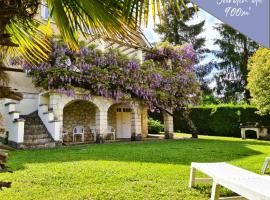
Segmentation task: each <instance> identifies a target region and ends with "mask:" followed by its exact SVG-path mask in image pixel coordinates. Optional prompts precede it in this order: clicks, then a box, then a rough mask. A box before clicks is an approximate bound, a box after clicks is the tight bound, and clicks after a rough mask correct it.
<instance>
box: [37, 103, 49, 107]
mask: <svg viewBox="0 0 270 200" xmlns="http://www.w3.org/2000/svg"><path fill="white" fill-rule="evenodd" d="M38 106H39V107H42V106H48V104H46V103H43V104H39V105H38Z"/></svg>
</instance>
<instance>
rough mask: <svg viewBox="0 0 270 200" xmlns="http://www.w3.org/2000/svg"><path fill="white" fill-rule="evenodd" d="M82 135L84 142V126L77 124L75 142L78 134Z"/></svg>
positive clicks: (74, 135) (74, 134)
mask: <svg viewBox="0 0 270 200" xmlns="http://www.w3.org/2000/svg"><path fill="white" fill-rule="evenodd" d="M78 135H79V136H81V138H82V142H84V127H83V126H75V127H74V129H73V142H76V136H78Z"/></svg>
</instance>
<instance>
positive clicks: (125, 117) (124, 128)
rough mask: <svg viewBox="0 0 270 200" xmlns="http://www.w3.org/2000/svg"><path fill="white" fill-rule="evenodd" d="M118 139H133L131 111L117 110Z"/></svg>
mask: <svg viewBox="0 0 270 200" xmlns="http://www.w3.org/2000/svg"><path fill="white" fill-rule="evenodd" d="M116 111H117V112H116V120H117V121H116V123H117V129H116V134H117V138H131V109H130V108H117V109H116Z"/></svg>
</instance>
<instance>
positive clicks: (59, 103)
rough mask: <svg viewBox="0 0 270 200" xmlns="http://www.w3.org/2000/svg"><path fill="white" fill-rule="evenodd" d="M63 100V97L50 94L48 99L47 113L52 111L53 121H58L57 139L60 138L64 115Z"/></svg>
mask: <svg viewBox="0 0 270 200" xmlns="http://www.w3.org/2000/svg"><path fill="white" fill-rule="evenodd" d="M64 98H67V97H65V96H61V95H60V94H56V93H53V94H50V99H49V111H53V117H54V120H57V121H58V125H57V127H58V129H59V130H58V132H59V136H58V137H59V138H62V132H63V113H64Z"/></svg>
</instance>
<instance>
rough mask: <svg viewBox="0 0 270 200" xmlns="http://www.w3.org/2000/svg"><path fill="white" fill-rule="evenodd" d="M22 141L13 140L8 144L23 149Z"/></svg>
mask: <svg viewBox="0 0 270 200" xmlns="http://www.w3.org/2000/svg"><path fill="white" fill-rule="evenodd" d="M22 145H23V144H22V143H17V142H13V141H10V140H9V141H8V146H11V147H13V148H15V149H22Z"/></svg>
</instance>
